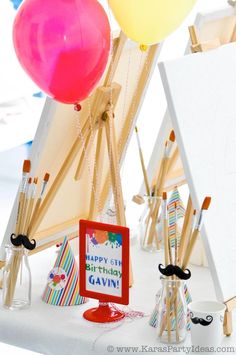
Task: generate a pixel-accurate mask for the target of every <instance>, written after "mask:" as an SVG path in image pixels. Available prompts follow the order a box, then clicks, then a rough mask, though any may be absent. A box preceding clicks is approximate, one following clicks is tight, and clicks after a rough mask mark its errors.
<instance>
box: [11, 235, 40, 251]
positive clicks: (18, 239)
mask: <svg viewBox="0 0 236 355" xmlns="http://www.w3.org/2000/svg"><path fill="white" fill-rule="evenodd" d="M11 243H12V244H13V245H14V246H15V247H19V246H21V245H24V247H25V248H26V249H28V250H34V249H35V247H36V241H35V240H34V239H32V240H29V238H28V237H27V235H23V234H19V235H18V236H16V235H15V234H14V233H12V235H11Z"/></svg>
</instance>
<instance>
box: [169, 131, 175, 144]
mask: <svg viewBox="0 0 236 355" xmlns="http://www.w3.org/2000/svg"><path fill="white" fill-rule="evenodd" d="M169 140H170V141H171V142H174V141H175V132H174V131H173V130H172V131H171V132H170V136H169Z"/></svg>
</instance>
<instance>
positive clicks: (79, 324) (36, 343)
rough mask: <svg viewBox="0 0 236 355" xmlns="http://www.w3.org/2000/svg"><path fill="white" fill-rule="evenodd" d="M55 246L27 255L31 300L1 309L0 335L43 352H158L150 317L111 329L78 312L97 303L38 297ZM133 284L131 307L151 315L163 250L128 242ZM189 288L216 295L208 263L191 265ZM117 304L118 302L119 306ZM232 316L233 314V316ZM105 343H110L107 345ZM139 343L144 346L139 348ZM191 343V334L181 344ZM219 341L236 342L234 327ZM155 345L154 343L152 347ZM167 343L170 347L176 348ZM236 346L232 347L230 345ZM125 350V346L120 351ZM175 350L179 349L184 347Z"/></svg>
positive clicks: (194, 293)
mask: <svg viewBox="0 0 236 355" xmlns="http://www.w3.org/2000/svg"><path fill="white" fill-rule="evenodd" d="M55 250H56V248H55V247H54V248H51V249H48V250H46V251H44V252H42V253H39V254H36V255H33V256H31V257H30V265H31V271H32V280H33V291H32V305H31V307H30V308H29V309H27V310H21V311H8V310H5V309H1V310H0V341H1V342H3V343H8V344H11V345H15V346H18V347H21V348H25V349H28V350H31V351H35V352H38V353H42V354H53V355H65V354H70V355H73V354H76V355H77V354H80V355H89V354H90V353H91V354H93V353H94V350H95V351H96V353H97V354H102V355H104V354H106V353H107V354H108V353H109V350H110V352H111V353H113V354H116V353H118V352H121V351H119V350H120V349H118V347H123V346H124V347H139V348H138V351H137V350H135V349H131V350H129V352H131V353H132V352H140V353H142V352H143V353H145V352H146V351H147V348H148V347H150V348H149V352H153V353H155V352H160V351H159V350H158V349H160V348H159V347H162V346H164V345H162V344H160V343H158V340H157V334H156V330H155V329H154V328H152V327H150V326H149V325H148V320H149V317H143V318H142V319H135V320H132V321H128V320H125V321H124V322H122V324H120V325H119V326H118V325H116V327H115V328H113V329H111V328H110V327H109V328H108V327H107V326H104V325H103V326H99V325H96V324H92V323H89V322H87V321H86V320H84V319H83V317H82V314H83V312H84V311H85V310H86V309H88V308H90V307H93V306H94V305H96V304H97V301H95V300H90V301H89V302H88V303H86V304H84V305H81V306H73V307H56V306H51V305H48V304H45V303H44V302H42V300H41V295H42V293H43V290H44V287H45V285H46V279H47V274H48V272H49V270H50V269H51V268H52V267H53V264H54V261H55V258H56V256H57V254H56V251H55ZM131 253H132V261H133V268H134V280H135V281H134V286H133V287H132V288H131V289H130V307H131V308H132V309H133V310H138V311H142V312H144V313H145V314H146V315H150V313H151V312H152V310H153V307H154V305H155V294H156V292H157V290H158V289H159V288H160V281H159V280H158V271H157V265H158V263H159V261H161V260H163V253H162V252H159V253H156V254H149V253H147V252H144V251H141V250H140V248H139V246H138V245H137V244H136V245H134V246H132V250H131ZM191 270H192V279H191V280H190V281H189V290H190V292H191V294H192V297H193V299H194V300H199V299H215V292H214V289H213V284H212V281H211V276H210V273H209V270H208V269H207V268H201V267H196V266H192V267H191ZM119 307H121V308H122V306H119ZM234 320H236V319H235V318H234ZM109 346H110V348H109ZM142 346H143V347H144V348H142ZM179 346H180V347H182V346H190V336H189V335H188V337H187V339H186V342H185V343H184V344H180V345H179ZM222 346H236V333H235V334H233V335H232V336H231V337H229V338H224V339H223V342H222ZM155 347H156V348H155ZM174 350H175V349H174V348H173V349H171V348H169V353H170V354H172V353H176V351H174ZM235 351H236V349H235ZM124 352H125V351H124ZM179 353H182V354H184V353H185V351H184V350H182V351H180V348H179Z"/></svg>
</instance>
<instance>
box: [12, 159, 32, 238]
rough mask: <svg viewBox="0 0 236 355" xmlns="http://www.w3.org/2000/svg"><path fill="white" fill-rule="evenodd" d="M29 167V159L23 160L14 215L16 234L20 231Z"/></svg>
mask: <svg viewBox="0 0 236 355" xmlns="http://www.w3.org/2000/svg"><path fill="white" fill-rule="evenodd" d="M30 168H31V163H30V160H24V164H23V169H22V178H21V184H20V191H19V200H18V209H17V217H16V226H15V235H16V236H17V235H18V234H19V232H20V227H21V225H22V214H23V210H24V204H25V192H26V188H27V180H28V176H29V172H30Z"/></svg>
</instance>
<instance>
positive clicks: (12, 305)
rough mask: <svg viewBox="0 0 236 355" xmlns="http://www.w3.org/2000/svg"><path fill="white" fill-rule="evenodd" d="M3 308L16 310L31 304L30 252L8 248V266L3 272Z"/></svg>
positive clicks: (17, 248) (13, 247)
mask: <svg viewBox="0 0 236 355" xmlns="http://www.w3.org/2000/svg"><path fill="white" fill-rule="evenodd" d="M2 295H3V306H4V307H5V308H8V309H11V310H14V309H22V308H27V307H29V306H30V304H31V272H30V267H29V261H28V250H27V249H25V248H24V247H22V246H21V247H15V246H12V245H7V246H6V265H5V268H4V271H3V293H2Z"/></svg>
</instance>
